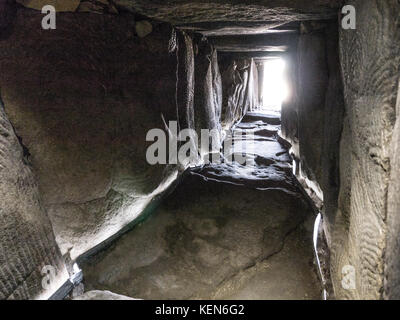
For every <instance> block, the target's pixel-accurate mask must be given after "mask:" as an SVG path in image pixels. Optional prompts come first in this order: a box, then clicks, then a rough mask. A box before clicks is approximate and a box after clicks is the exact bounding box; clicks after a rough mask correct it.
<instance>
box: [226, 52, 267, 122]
mask: <svg viewBox="0 0 400 320" xmlns="http://www.w3.org/2000/svg"><path fill="white" fill-rule="evenodd" d="M224 60H225V61H222V62H221V66H222V88H223V103H222V106H223V109H222V119H221V121H222V126H223V128H225V129H228V128H230V127H231V126H232V125H233V124H234V123H235V122H236V121H238V120H240V119H241V118H242V117H243V116H244V115H245V114H246V112H247V111H249V110H251V109H253V108H255V107H257V106H258V103H259V95H258V85H259V82H258V71H257V66H256V64H255V62H254V60H253V59H237V60H236V59H230V58H229V56H228V57H224Z"/></svg>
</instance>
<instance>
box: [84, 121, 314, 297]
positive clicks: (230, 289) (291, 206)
mask: <svg viewBox="0 0 400 320" xmlns="http://www.w3.org/2000/svg"><path fill="white" fill-rule="evenodd" d="M243 130H250V131H251V132H252V133H253V134H254V138H255V139H249V137H250V136H251V135H249V134H247V135H245V136H244V139H235V140H234V143H233V147H232V153H237V152H243V151H244V152H246V153H247V156H248V157H250V158H251V159H252V160H253V162H252V163H253V165H252V166H241V165H239V164H237V163H229V164H227V163H224V164H219V165H208V166H206V167H204V168H201V169H196V170H194V171H192V172H190V173H188V176H187V177H186V178H185V179H184V180H183V182H182V183H181V184H180V185H179V186H178V188H177V189H176V190H175V191H174V192H173V193H172V194H171V195H170V196H169V198H168V199H166V201H165V202H164V203H163V204H162V205H161V206H160V207H159V208H158V209H157V211H156V212H155V213H154V214H153V215H152V216H151V217H150V218H149V219H147V220H146V221H145V222H143V223H142V224H140V225H138V226H137V227H135V228H134V229H133V230H132V231H130V232H128V233H126V234H125V235H124V236H122V237H121V238H120V239H118V240H117V241H116V242H114V243H113V245H111V246H110V247H109V248H108V249H106V250H104V251H102V252H100V253H99V254H97V255H96V256H94V257H93V258H91V259H90V260H88V261H86V262H85V264H84V265H82V266H81V267H82V268H83V273H84V284H85V289H86V290H109V291H112V292H114V293H117V294H120V295H125V296H129V297H134V298H140V299H257V300H264V299H320V297H321V288H320V285H319V282H318V279H317V276H316V273H315V271H314V270H315V268H314V266H313V251H312V225H313V221H314V218H315V217H314V215H313V212H312V210H311V209H310V207H309V205H308V203H307V202H306V201H305V200H304V198H303V196H302V194H301V193H300V192H299V190H298V187H297V185H296V183H295V181H294V180H293V177H292V175H291V173H290V171H291V167H290V165H289V163H288V162H289V156H288V153H287V149H285V147H284V146H283V145H281V144H280V143H279V142H278V138H277V133H278V130H279V119H277V118H276V117H271V116H266V115H259V114H250V115H247V116H246V117H245V118H244V119H243V121H242V122H241V123H240V124H239V125H238V126H237V127H236V128H235V132H240V131H243ZM249 150H250V151H249ZM251 150H252V151H251Z"/></svg>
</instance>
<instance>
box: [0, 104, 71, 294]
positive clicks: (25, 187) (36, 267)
mask: <svg viewBox="0 0 400 320" xmlns="http://www.w3.org/2000/svg"><path fill="white" fill-rule="evenodd" d="M45 266H52V267H53V268H55V269H56V271H57V274H56V275H55V278H52V279H51V281H50V283H49V286H48V287H47V286H46V287H42V279H43V277H44V275H42V274H41V271H42V269H43V267H45ZM67 279H68V273H67V272H66V268H65V266H64V263H63V260H62V257H61V254H60V251H59V249H58V247H57V243H56V241H55V238H54V234H53V230H52V228H51V224H50V220H49V218H48V216H47V213H46V210H45V208H44V207H43V205H42V203H41V199H40V196H39V192H38V188H37V183H36V179H35V177H34V175H33V173H32V170H31V166H30V164H29V162H28V160H27V155H26V154H25V153H24V149H23V147H22V146H21V144H20V142H19V140H18V138H17V136H16V135H15V132H14V129H13V127H12V125H11V123H10V122H9V120H8V118H7V115H6V113H5V111H4V105H3V103H2V101H1V98H0V300H3V299H47V298H49V297H50V296H51V295H52V294H53V293H54V292H55V290H57V289H58V287H59V286H61V285H62V284H63V283H64V282H65V281H67Z"/></svg>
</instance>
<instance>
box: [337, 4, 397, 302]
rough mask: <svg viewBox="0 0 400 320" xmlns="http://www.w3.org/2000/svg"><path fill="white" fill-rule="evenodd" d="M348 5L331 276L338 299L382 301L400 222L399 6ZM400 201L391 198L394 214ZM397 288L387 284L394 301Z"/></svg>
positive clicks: (343, 32) (342, 43)
mask: <svg viewBox="0 0 400 320" xmlns="http://www.w3.org/2000/svg"><path fill="white" fill-rule="evenodd" d="M348 3H349V4H352V5H354V6H355V8H356V12H357V29H356V30H341V31H340V58H341V65H342V73H343V82H344V98H345V106H346V109H345V112H346V116H345V120H344V128H343V133H342V140H341V147H340V174H341V179H340V194H339V206H338V207H339V208H338V212H337V215H336V217H335V225H334V232H333V236H332V260H331V261H332V267H331V270H332V278H333V283H334V286H335V293H336V295H337V296H338V297H343V298H362V299H379V298H382V297H383V285H384V272H385V252H386V258H389V257H391V256H392V253H393V250H398V248H397V249H396V247H395V246H393V243H392V242H389V244H390V245H389V246H388V245H387V241H386V240H387V239H386V233H387V229H388V227H390V228H391V227H392V225H393V224H394V223H395V221H398V212H397V213H396V217H394V216H391V219H389V220H388V190H389V188H390V189H391V190H393V188H395V186H394V185H392V184H393V183H394V182H393V181H392V182H390V174H391V170H393V169H394V170H395V169H396V167H395V165H396V162H394V163H392V161H391V160H394V159H396V158H398V157H399V156H400V155H399V154H398V153H397V154H394V152H396V149H393V150H392V145H393V144H392V143H391V141H392V138H393V128H394V124H395V121H396V98H397V93H398V83H399V74H400V68H399V67H400V25H399V12H400V4H399V2H398V1H395V0H388V1H377V0H368V1H365V0H364V1H361V0H357V1H348ZM394 137H396V136H394ZM395 143H396V142H394V144H395ZM392 165H394V167H392ZM397 180H398V177H397ZM397 199H399V198H398V195H397ZM397 201H398V200H395V201H393V198H392V197H391V202H390V203H391V205H390V208H391V209H389V210H393V208H394V207H395V206H396V202H397ZM397 203H398V202H397ZM390 212H392V211H390ZM392 214H393V213H392ZM388 223H389V225H388ZM396 237H397V239H398V234H397V235H396ZM389 259H390V258H389ZM396 259H398V256H397V258H396ZM346 265H350V266H353V267H354V268H355V270H356V290H344V289H343V287H342V286H341V285H340V281H341V279H342V268H343V267H344V266H346ZM392 266H393V265H392ZM393 276H395V274H393V273H392V274H391V279H392V280H391V281H393V285H394V284H395V283H396V280H395V279H393ZM396 276H398V269H397V274H396ZM397 281H398V280H397ZM392 288H393V287H392V284H391V283H388V286H387V290H388V292H386V293H387V294H388V295H389V296H390V294H391V292H390V291H391V289H392Z"/></svg>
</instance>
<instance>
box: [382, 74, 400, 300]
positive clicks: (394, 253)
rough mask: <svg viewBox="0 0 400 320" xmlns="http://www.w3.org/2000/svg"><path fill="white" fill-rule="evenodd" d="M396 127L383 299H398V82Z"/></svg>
mask: <svg viewBox="0 0 400 320" xmlns="http://www.w3.org/2000/svg"><path fill="white" fill-rule="evenodd" d="M396 115H397V117H396V126H395V129H394V131H393V137H392V144H391V152H390V166H391V178H390V185H389V190H388V218H387V222H388V243H387V247H388V249H387V253H386V263H387V264H386V266H385V298H386V299H396V300H399V299H400V259H399V256H400V237H399V235H400V219H399V212H400V197H399V194H400V179H399V177H400V157H399V155H400V117H399V115H400V82H399V91H398V94H397V105H396Z"/></svg>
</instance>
